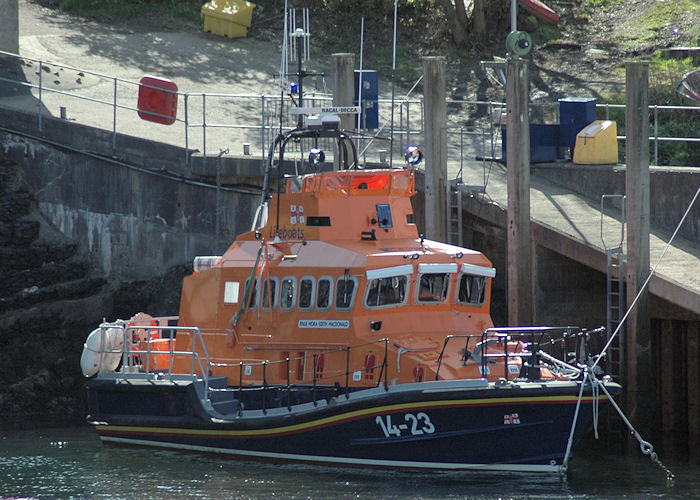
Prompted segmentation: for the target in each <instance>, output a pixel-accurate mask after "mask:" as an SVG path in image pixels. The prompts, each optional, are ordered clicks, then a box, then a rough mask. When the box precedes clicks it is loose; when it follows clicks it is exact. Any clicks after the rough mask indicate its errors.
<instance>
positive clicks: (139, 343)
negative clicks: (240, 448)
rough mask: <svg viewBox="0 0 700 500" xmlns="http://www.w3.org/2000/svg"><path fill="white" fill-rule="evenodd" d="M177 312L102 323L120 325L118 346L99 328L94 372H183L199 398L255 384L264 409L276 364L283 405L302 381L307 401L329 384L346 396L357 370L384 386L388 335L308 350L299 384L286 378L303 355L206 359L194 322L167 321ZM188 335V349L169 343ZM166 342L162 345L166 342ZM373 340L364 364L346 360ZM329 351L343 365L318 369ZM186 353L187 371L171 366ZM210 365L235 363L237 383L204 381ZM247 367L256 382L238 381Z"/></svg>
mask: <svg viewBox="0 0 700 500" xmlns="http://www.w3.org/2000/svg"><path fill="white" fill-rule="evenodd" d="M177 319H178V318H177V316H166V317H154V318H152V320H151V319H149V321H150V322H151V323H152V324H149V325H147V326H144V325H143V324H137V325H133V324H128V323H123V324H107V323H105V324H103V325H101V329H102V330H103V331H106V330H108V329H110V328H115V327H116V328H120V329H121V330H122V331H121V332H120V335H121V336H122V342H121V346H120V347H119V348H111V347H110V346H109V345H106V342H105V340H104V339H106V338H107V337H106V336H105V335H104V334H103V336H102V339H103V340H102V345H101V346H100V349H99V352H100V353H101V354H103V356H100V358H99V359H100V366H99V370H98V372H99V373H100V374H105V373H109V374H111V375H112V376H114V377H116V378H119V379H124V380H158V381H168V380H169V381H178V382H181V381H182V380H183V377H184V378H185V379H187V378H189V379H191V380H192V381H199V380H201V381H202V383H203V391H202V394H201V396H202V400H203V401H205V402H207V401H209V402H210V395H211V393H215V392H218V393H221V392H231V393H237V394H238V396H239V399H240V396H242V394H243V392H244V391H251V390H261V393H260V394H261V407H262V408H261V409H262V410H263V411H266V410H267V408H268V392H270V391H271V390H273V384H270V383H269V382H268V374H269V373H270V370H274V369H275V368H276V367H281V369H282V370H284V372H285V373H286V385H285V387H284V388H283V390H284V391H286V393H287V406H288V407H290V408H291V406H292V397H291V394H292V391H294V390H296V389H298V388H299V387H302V386H304V387H305V388H307V389H309V390H310V393H311V402H313V403H314V404H316V403H317V402H318V401H319V400H320V399H326V395H325V392H324V394H317V391H318V389H319V387H320V386H324V387H328V386H333V387H334V390H335V392H336V393H339V394H341V395H342V394H344V395H345V397H346V398H347V397H349V395H350V393H351V392H352V391H353V390H355V389H356V387H354V386H353V384H351V378H352V377H353V375H354V374H355V373H357V372H358V371H361V372H364V371H371V372H374V371H375V370H377V369H379V374H378V376H376V377H374V376H373V377H372V378H373V379H374V380H376V387H380V386H383V387H384V388H385V389H387V390H388V369H387V368H388V346H389V339H386V338H385V339H378V340H376V341H372V342H366V343H363V344H357V345H353V346H342V347H337V348H332V349H319V350H318V351H317V352H314V353H313V354H311V356H312V359H313V365H312V370H313V377H312V379H311V385H310V386H309V385H308V384H301V383H299V382H295V383H292V380H291V379H292V373H293V370H292V364H294V363H298V362H302V361H303V362H306V355H304V356H287V357H285V358H284V359H281V360H274V361H253V362H251V361H246V362H243V361H239V362H237V363H226V362H214V361H212V360H211V358H210V355H209V352H208V350H207V347H206V343H205V341H204V336H203V334H202V331H201V330H200V329H199V328H197V327H184V326H175V325H171V324H170V323H171V322H173V321H176V320H177ZM178 335H179V336H183V335H188V336H191V338H192V340H191V346H192V347H191V349H175V343H174V342H173V340H174V339H175V338H176V336H178ZM166 345H167V347H166ZM372 345H378V346H380V347H381V349H383V351H384V355H383V359H381V361H380V360H378V359H376V358H374V360H375V361H372V362H371V363H370V364H367V362H365V363H364V364H363V365H362V366H361V367H353V366H352V365H351V353H352V352H353V351H357V350H358V349H362V350H363V351H364V350H366V349H367V347H369V346H372ZM334 354H340V355H344V357H345V369H344V371H339V372H333V373H331V374H329V373H327V372H326V373H323V365H324V359H327V358H328V357H329V356H332V355H334ZM105 355H106V356H115V355H119V356H120V357H121V362H120V365H119V366H118V367H117V369H116V370H111V369H109V368H108V367H106V366H104V365H105V363H104V356H105ZM178 357H180V358H183V357H184V358H189V359H190V367H189V372H182V371H178V372H177V373H174V372H173V363H174V360H175V359H176V358H178ZM215 368H237V369H238V373H239V379H238V384H237V385H236V384H235V383H234V384H232V387H225V388H216V387H211V386H210V378H211V374H212V370H213V369H215ZM246 370H248V371H249V372H253V371H258V370H259V371H261V377H262V383H261V384H247V383H245V382H244V380H243V378H244V371H246ZM279 387H280V386H279V384H274V391H278V390H279Z"/></svg>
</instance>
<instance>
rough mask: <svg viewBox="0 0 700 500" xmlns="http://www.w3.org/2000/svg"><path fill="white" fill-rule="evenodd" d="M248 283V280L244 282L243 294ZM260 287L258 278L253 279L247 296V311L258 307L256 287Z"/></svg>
mask: <svg viewBox="0 0 700 500" xmlns="http://www.w3.org/2000/svg"><path fill="white" fill-rule="evenodd" d="M249 283H250V278H248V279H246V280H245V288H244V289H243V293H245V291H246V289H247V288H248V286H249ZM259 286H260V280H258V278H255V281H253V286H251V287H250V290H249V291H248V296H249V297H250V298H249V299H248V309H250V310H254V309H256V308H257V307H258V287H259Z"/></svg>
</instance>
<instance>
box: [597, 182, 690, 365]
mask: <svg viewBox="0 0 700 500" xmlns="http://www.w3.org/2000/svg"><path fill="white" fill-rule="evenodd" d="M698 195H700V186H698V189H697V191H695V196H693V199H692V200H691V201H690V204H689V205H688V208H687V209H686V210H685V213H684V214H683V217H681V220H680V222H679V223H678V225H677V226H676V229H675V231H673V234H672V235H671V238H670V239H669V240H668V243H666V246H665V247H664V250H663V252H661V256H660V257H659V260H657V261H656V264H655V265H654V267H653V269H652V270H651V272H650V273H649V276H647V279H646V280H645V281H644V283H643V284H642V286H641V287H640V288H639V291H638V292H637V295H636V296H635V297H634V300H633V301H632V304H630V306H629V307H628V308H627V311H625V314H624V316H622V319H621V320H620V323H619V324H618V325H617V328H615V331H614V332H613V334H612V335H610V338H609V339H608V342H607V343H606V344H605V347H603V350H602V351H601V352H600V356H599V357H598V359H597V360H596V361H595V363H593V366H592V367H591V368H595V367H596V366H598V363H600V360H601V359H603V357H604V355H605V353H606V352H607V350H608V349H609V348H610V346H611V345H612V343H613V340H614V339H615V337H617V335H618V333H619V332H620V329H621V328H622V326H623V325H624V324H625V321H627V317H628V316H629V315H630V313H631V312H632V310H633V309H634V307H635V306H636V305H637V302H638V301H639V298H640V297H641V296H642V293H643V292H644V290H645V289H646V288H647V286H649V282H650V281H651V278H652V276H654V274H655V273H656V269H657V268H658V267H659V265H660V264H661V261H662V260H663V259H664V257H665V256H666V252H667V251H668V249H669V248H670V246H671V243H673V240H674V239H675V238H676V235H677V234H678V231H680V229H681V226H682V225H683V222H685V219H686V217H688V214H689V213H690V210H691V209H692V208H693V205H695V201H696V200H697V199H698Z"/></svg>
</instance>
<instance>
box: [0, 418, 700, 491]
mask: <svg viewBox="0 0 700 500" xmlns="http://www.w3.org/2000/svg"><path fill="white" fill-rule="evenodd" d="M667 465H669V466H670V467H671V469H672V470H673V472H674V473H675V474H676V477H677V480H676V485H675V487H673V488H670V489H669V488H667V487H666V486H665V475H664V473H663V471H662V470H661V469H660V468H659V467H657V466H656V465H654V464H652V463H651V461H649V460H648V458H646V457H643V456H631V457H618V456H610V455H606V454H603V453H600V452H595V451H594V452H589V453H585V454H579V455H578V456H577V457H576V459H575V460H574V461H572V463H571V468H570V471H569V474H568V475H567V477H561V476H558V475H543V474H535V475H533V474H512V473H510V474H477V473H465V472H449V473H408V472H387V471H371V470H370V471H367V470H359V469H344V468H327V467H310V466H302V465H276V464H266V463H255V462H247V461H239V460H235V459H228V458H226V459H222V458H220V457H217V456H209V455H201V454H188V453H180V452H176V451H167V450H165V451H164V450H155V449H134V448H122V447H114V446H103V445H102V444H100V442H99V440H98V439H97V436H96V434H95V432H94V430H93V429H91V428H78V429H47V430H41V431H22V432H15V433H10V434H6V435H4V436H2V437H0V496H1V497H8V496H14V497H20V496H21V497H35V498H156V499H157V498H163V499H166V498H167V499H172V498H213V499H217V498H221V499H224V498H226V499H230V498H323V499H326V498H358V499H359V498H435V499H438V498H466V497H469V498H476V499H493V498H550V499H558V498H584V499H586V498H601V497H627V498H649V497H660V496H673V497H677V498H678V497H686V498H693V497H698V496H700V468H698V467H697V466H690V465H688V464H682V463H675V464H667Z"/></svg>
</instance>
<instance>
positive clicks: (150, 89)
mask: <svg viewBox="0 0 700 500" xmlns="http://www.w3.org/2000/svg"><path fill="white" fill-rule="evenodd" d="M139 84H140V85H139V100H138V105H137V108H138V112H139V116H140V117H141V119H142V120H148V121H151V122H156V123H162V124H163V125H172V124H173V123H174V122H175V117H176V116H177V85H175V82H172V81H170V80H165V79H163V78H157V77H155V76H144V77H143V78H141V80H139Z"/></svg>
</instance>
